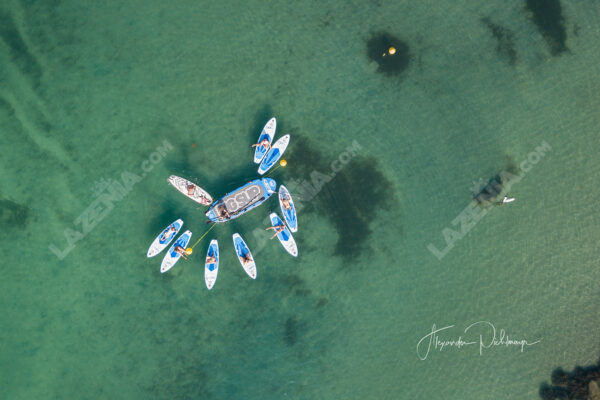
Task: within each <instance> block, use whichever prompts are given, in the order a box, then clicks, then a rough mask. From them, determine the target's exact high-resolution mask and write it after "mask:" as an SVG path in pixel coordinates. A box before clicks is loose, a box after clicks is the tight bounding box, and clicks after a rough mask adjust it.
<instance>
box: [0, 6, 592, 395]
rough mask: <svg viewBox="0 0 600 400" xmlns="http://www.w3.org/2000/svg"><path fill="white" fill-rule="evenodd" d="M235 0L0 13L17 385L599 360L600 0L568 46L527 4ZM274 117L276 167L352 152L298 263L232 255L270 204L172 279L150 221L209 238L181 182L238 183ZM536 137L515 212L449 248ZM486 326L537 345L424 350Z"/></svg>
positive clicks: (273, 380) (314, 218) (245, 386)
mask: <svg viewBox="0 0 600 400" xmlns="http://www.w3.org/2000/svg"><path fill="white" fill-rule="evenodd" d="M238 6H239V7H235V6H234V5H233V4H227V5H214V4H212V5H211V4H199V3H197V2H189V3H185V4H184V3H181V4H180V5H179V6H178V7H177V8H172V7H167V6H164V5H162V4H161V3H155V4H151V3H148V2H143V3H142V2H138V3H130V4H129V5H112V6H102V7H98V6H86V7H83V6H82V5H81V4H80V3H76V2H53V3H35V2H8V3H5V4H4V5H3V6H2V8H0V10H1V14H0V15H1V18H2V21H1V22H2V24H1V25H2V26H3V28H2V31H1V33H2V35H1V38H2V40H0V57H1V58H0V60H1V65H2V68H1V69H0V74H1V75H0V82H1V85H2V91H1V95H0V98H1V100H2V101H1V102H0V110H1V111H0V121H1V123H2V124H1V127H2V134H1V135H0V138H1V139H0V140H2V146H0V148H1V149H2V150H1V151H2V157H1V162H2V178H1V186H0V198H2V199H3V200H2V203H1V205H2V235H3V238H4V241H3V244H2V248H3V250H4V251H3V254H4V261H3V262H2V266H3V273H4V277H3V279H2V286H1V289H2V290H1V291H0V292H1V293H2V295H1V299H2V306H3V307H2V309H3V313H2V316H1V317H0V318H1V319H0V322H1V326H2V328H3V329H2V332H3V337H2V341H0V346H1V349H0V354H1V358H0V369H1V371H2V374H0V387H1V388H2V394H3V396H2V397H3V398H5V397H6V398H17V399H29V398H143V399H146V398H215V399H234V398H248V399H253V398H256V399H258V398H260V399H271V398H272V399H282V398H290V399H332V398H349V399H352V398H355V399H365V398H373V399H397V398H423V399H432V398H448V399H454V398H456V399H459V398H460V399H488V398H489V399H498V398H511V399H522V398H538V397H539V396H538V390H539V387H540V384H541V383H542V382H543V381H549V380H550V374H551V372H552V370H553V369H554V368H556V367H558V366H562V367H564V368H565V369H567V370H571V369H572V368H573V367H574V366H575V365H589V364H591V363H593V362H595V361H596V360H597V358H598V348H599V346H598V339H597V335H595V327H596V326H597V324H598V322H600V321H599V318H598V313H597V304H598V300H599V298H598V283H597V282H598V275H599V273H598V268H597V254H596V253H597V248H598V247H597V239H598V237H599V230H598V228H597V226H598V214H597V212H595V203H596V202H595V199H597V197H598V194H599V193H598V189H597V188H596V186H597V185H594V183H595V179H594V177H595V176H596V175H597V173H598V166H597V162H596V160H597V156H598V153H599V150H600V149H599V147H600V145H599V141H598V138H597V133H598V132H597V130H598V122H599V118H598V105H599V103H600V97H599V96H598V93H599V91H598V87H599V77H598V73H597V72H596V69H597V68H596V65H597V64H598V61H599V60H598V56H597V54H600V53H599V51H598V50H599V49H598V43H599V41H598V39H599V31H598V26H599V24H598V22H599V20H600V18H599V15H598V9H597V5H595V4H594V2H583V3H580V4H577V5H572V4H562V6H563V15H564V18H565V23H564V25H565V28H566V32H567V41H566V46H567V47H568V49H569V51H568V52H565V53H562V54H561V55H559V56H553V55H552V53H551V47H550V46H549V45H548V43H547V41H546V40H545V39H544V37H543V36H542V35H540V33H539V31H538V30H537V28H536V26H535V24H533V23H532V22H531V20H530V19H528V15H527V13H526V10H525V9H524V4H523V3H521V2H514V3H511V4H506V3H498V4H486V5H485V6H479V5H475V4H474V3H469V2H462V3H447V4H445V5H443V4H439V3H437V2H436V3H429V4H427V3H423V4H422V5H419V6H415V4H414V3H397V2H385V1H380V2H372V3H363V2H353V3H348V2H343V3H327V4H324V3H322V2H300V3H298V2H296V3H293V4H292V3H289V4H269V5H266V4H263V3H262V2H254V3H252V2H243V3H240V4H239V5H238ZM484 18H488V19H489V21H491V23H493V24H494V25H495V26H499V27H501V28H502V29H503V30H501V32H500V33H498V31H496V33H497V36H498V37H494V31H493V30H492V29H491V28H490V26H489V24H486V23H485V22H484V21H483V20H482V19H484ZM382 31H385V32H388V33H389V34H391V35H393V36H395V37H398V38H400V39H401V40H403V41H404V42H405V43H406V44H407V45H408V46H409V47H410V53H411V55H412V58H411V59H410V62H409V66H408V68H407V69H406V70H405V71H403V72H402V73H401V74H400V75H399V76H392V77H390V76H386V75H384V74H382V73H379V72H377V65H376V64H375V63H373V62H371V61H370V60H369V59H368V57H367V49H366V43H367V41H368V40H369V39H370V38H371V35H372V34H374V33H376V32H382ZM499 43H500V44H502V45H503V46H504V47H501V48H500V50H498V46H499ZM507 48H508V49H511V48H512V49H513V51H514V54H516V59H515V61H514V63H513V62H512V61H511V60H512V59H511V54H513V53H512V52H510V51H507V50H506V49H507ZM511 63H512V64H511ZM272 115H275V116H277V118H278V125H279V126H280V128H279V129H278V136H279V135H280V134H281V133H291V134H292V145H291V147H290V150H289V152H288V153H287V154H286V157H287V159H288V161H289V165H288V167H287V168H286V169H283V170H279V171H277V172H276V173H275V174H274V177H275V178H276V179H277V180H278V181H280V182H285V183H286V184H292V183H298V182H302V181H303V180H307V179H308V180H309V179H310V175H311V172H312V171H313V170H315V171H318V172H320V173H330V172H331V166H330V163H331V162H332V161H334V160H336V159H337V158H338V157H339V155H340V154H341V153H342V152H343V151H344V150H345V149H346V147H347V146H350V145H351V144H352V142H353V140H357V141H358V143H359V144H360V146H361V149H360V150H359V151H358V154H357V156H356V157H353V158H352V160H351V161H350V162H349V163H348V164H347V165H346V166H345V167H344V169H343V170H342V171H341V172H340V173H339V174H337V175H336V176H335V177H334V178H333V179H332V180H331V181H329V182H326V183H325V184H324V185H323V187H322V189H321V190H320V191H319V192H318V194H317V195H316V196H315V197H314V198H311V199H310V200H309V201H305V202H304V203H305V208H304V209H303V212H302V213H301V214H300V216H299V224H300V231H299V232H298V234H297V235H296V239H297V241H298V244H299V248H300V257H299V258H298V259H297V260H294V259H292V258H291V257H288V256H286V255H285V253H283V252H282V249H281V248H280V246H279V244H278V243H276V242H270V243H268V244H267V245H265V246H264V248H263V249H262V250H260V251H258V252H257V251H255V256H256V259H257V263H258V279H257V281H256V282H253V281H251V280H250V279H248V278H247V277H246V276H245V274H244V272H243V271H242V269H241V268H240V267H239V264H238V262H237V260H236V259H235V257H234V254H233V250H232V248H231V243H230V237H231V234H232V233H233V232H235V231H240V232H242V233H243V234H244V235H245V237H246V239H247V241H248V244H249V245H250V246H251V247H252V248H254V249H257V248H259V247H261V246H262V244H261V243H263V242H264V240H265V238H266V237H268V234H267V233H263V234H262V236H261V235H260V234H259V233H258V232H257V234H256V236H255V235H254V234H253V231H254V229H255V228H257V227H262V226H266V224H265V222H264V218H265V217H266V216H267V215H268V211H269V209H271V210H276V209H277V208H278V206H277V204H276V203H275V202H274V201H271V202H269V203H268V204H267V205H264V206H261V208H259V209H257V210H256V211H254V212H252V213H249V214H248V215H246V216H244V217H242V218H240V219H239V220H236V221H235V222H233V223H232V224H231V225H226V226H218V227H217V228H215V229H214V230H213V231H212V232H211V233H210V234H209V237H207V238H206V239H205V241H204V242H202V243H201V244H200V245H198V246H197V247H196V249H195V250H196V252H195V254H194V256H193V257H192V259H190V260H189V261H187V262H185V263H183V262H181V263H180V264H178V265H177V266H176V267H175V268H174V270H173V271H172V272H170V273H169V274H166V275H161V274H160V273H159V272H158V269H159V263H160V259H152V260H147V259H146V258H145V257H144V254H145V252H146V249H147V246H148V245H149V244H150V242H151V241H152V239H153V238H154V237H155V235H156V234H157V233H158V232H159V231H160V230H161V229H162V228H163V227H164V226H165V225H166V224H168V223H169V222H171V221H173V220H174V219H176V218H177V217H182V218H183V219H184V220H185V221H186V225H185V226H186V228H189V229H191V230H192V231H193V232H194V238H193V241H194V242H195V239H197V238H199V237H200V235H201V234H202V233H203V232H204V230H205V229H206V225H204V218H203V213H202V210H203V209H202V208H201V207H196V206H195V205H194V204H192V203H191V202H189V201H187V200H186V199H185V198H184V197H183V196H181V195H179V194H178V193H176V192H175V191H174V190H172V189H171V188H169V187H168V186H167V183H166V178H167V177H168V175H170V174H172V173H173V174H177V175H182V176H186V177H190V178H194V179H195V180H196V182H198V183H199V184H201V185H202V186H203V187H205V188H206V189H207V190H209V191H210V192H211V193H213V195H215V196H220V195H221V194H223V193H225V192H226V191H228V190H230V189H233V188H235V187H237V186H239V185H241V184H243V183H244V182H246V181H247V180H248V179H251V178H253V177H254V176H255V174H254V171H255V166H254V165H253V164H251V159H252V151H251V149H250V147H249V146H250V144H251V143H252V141H253V140H255V138H256V136H257V134H258V131H259V129H260V128H261V127H262V125H263V124H264V123H265V122H266V120H267V119H268V118H269V117H270V116H272ZM165 141H166V142H165ZM543 141H546V142H547V143H548V144H549V145H550V146H551V150H550V151H548V152H547V154H546V155H545V156H544V157H542V158H541V159H540V161H539V162H538V163H537V164H535V166H534V167H533V168H531V170H530V171H528V172H527V174H526V175H524V176H523V178H522V180H521V181H520V182H518V183H515V184H514V185H513V187H512V188H511V194H512V195H513V196H515V197H516V198H517V201H516V202H515V204H513V205H509V206H505V207H496V208H495V209H493V210H492V211H491V212H490V213H489V214H488V215H486V216H485V217H484V218H483V219H482V220H481V221H480V222H479V223H477V224H476V225H475V226H474V227H473V228H472V229H471V230H470V232H469V233H468V234H467V235H466V237H464V238H463V239H461V240H460V241H458V242H456V243H455V246H454V248H453V249H452V250H451V251H450V252H448V254H447V255H446V256H445V257H444V258H443V259H442V260H441V261H439V260H438V259H437V258H436V257H435V256H433V255H432V253H431V252H430V251H429V250H428V249H427V246H428V244H430V243H433V244H434V245H435V246H436V247H437V248H439V249H442V248H444V246H445V241H444V236H443V235H442V230H443V229H444V228H448V227H452V221H453V220H454V219H455V218H456V217H457V216H458V215H459V214H460V213H461V212H462V211H463V210H464V209H465V207H467V206H468V205H469V202H470V201H471V194H470V190H471V187H472V186H473V182H474V181H477V180H479V179H480V178H481V179H484V180H487V179H490V178H491V177H493V176H495V175H496V174H497V173H498V172H499V171H501V170H503V169H506V168H509V167H510V166H511V165H518V164H519V163H520V162H521V160H524V159H526V158H527V156H528V154H529V153H530V152H532V151H534V150H535V149H536V147H537V146H539V145H540V143H542V142H543ZM194 144H195V147H194V146H193V145H194ZM157 147H162V149H163V153H164V154H163V155H162V156H161V157H159V158H158V159H155V160H156V163H155V164H151V166H152V169H151V170H150V171H148V172H146V174H145V175H144V176H143V177H142V174H144V171H143V169H142V163H143V162H144V161H146V160H150V157H155V156H151V155H152V154H153V153H154V152H155V151H156V149H157ZM124 172H129V173H132V174H135V175H136V176H139V177H140V178H139V181H134V182H132V186H131V188H130V190H129V191H128V192H127V193H126V194H125V196H124V197H123V198H122V200H120V201H116V202H115V203H114V208H113V209H112V210H110V212H108V213H107V214H106V216H105V217H104V218H103V219H102V220H101V221H100V222H99V223H98V224H97V225H96V226H95V227H94V228H93V229H92V230H91V231H90V232H89V233H88V234H87V235H86V236H85V237H84V238H82V239H81V240H79V241H78V242H77V244H76V246H75V247H74V249H73V250H72V251H71V252H69V254H68V255H67V256H66V257H65V258H64V259H63V260H59V259H58V258H57V257H56V256H55V255H54V254H53V253H52V252H51V251H50V249H49V247H48V246H49V245H51V244H54V245H56V246H57V248H58V249H61V250H62V249H65V248H66V247H67V242H66V240H65V237H64V230H65V229H69V228H70V229H73V230H80V229H81V225H76V224H74V220H75V219H76V218H77V217H78V216H80V215H81V213H82V212H83V211H84V210H86V208H87V207H88V206H90V204H92V202H93V201H94V196H93V187H94V184H95V183H96V182H98V181H99V180H100V179H102V178H104V179H112V180H118V181H121V179H122V178H121V175H122V173H124ZM292 193H294V192H292ZM210 237H217V238H219V240H220V244H221V256H222V259H221V271H220V274H219V279H218V281H217V283H216V285H215V288H214V289H213V290H212V291H211V292H210V293H209V292H208V291H207V290H206V289H205V287H204V282H203V271H202V265H201V260H202V258H203V255H204V252H205V246H206V245H207V244H208V242H209V239H210ZM340 237H341V238H342V239H344V241H343V242H341V243H340V241H339V238H340ZM480 320H484V321H491V322H493V323H494V324H495V325H496V327H497V328H498V329H500V328H504V329H506V330H507V332H508V334H509V335H514V336H515V337H516V338H525V339H528V340H530V341H534V340H537V339H540V338H541V340H542V341H541V342H540V343H539V344H536V345H533V346H530V347H528V348H526V349H525V351H524V352H523V353H520V352H519V350H518V349H517V348H514V347H511V348H504V347H496V348H493V349H489V350H488V351H486V352H484V353H483V354H482V355H481V356H480V355H479V354H478V352H477V350H476V349H472V348H468V347H467V348H462V349H454V348H450V349H444V351H443V352H439V351H435V352H432V353H431V354H430V355H429V356H428V357H427V359H426V360H424V361H422V360H420V359H419V357H418V356H417V351H416V346H417V343H418V342H419V340H420V339H421V338H422V337H423V336H425V335H426V334H427V333H428V332H430V331H431V326H432V324H436V325H437V326H438V327H444V326H448V325H456V331H452V333H451V334H448V335H447V336H446V338H447V339H451V338H455V336H457V335H458V334H460V333H461V331H462V329H464V328H465V327H466V326H468V325H469V324H471V323H473V322H476V321H480Z"/></svg>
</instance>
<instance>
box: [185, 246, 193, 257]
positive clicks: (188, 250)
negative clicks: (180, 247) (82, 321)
mask: <svg viewBox="0 0 600 400" xmlns="http://www.w3.org/2000/svg"><path fill="white" fill-rule="evenodd" d="M193 252H194V250H192V248H191V247H188V248H187V249H185V254H186V255H188V256H189V255H191V254H192V253H193Z"/></svg>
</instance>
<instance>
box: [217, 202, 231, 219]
mask: <svg viewBox="0 0 600 400" xmlns="http://www.w3.org/2000/svg"><path fill="white" fill-rule="evenodd" d="M219 216H220V217H221V218H231V215H229V213H228V212H227V209H226V208H225V206H224V205H222V206H219Z"/></svg>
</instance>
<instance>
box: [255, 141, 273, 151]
mask: <svg viewBox="0 0 600 400" xmlns="http://www.w3.org/2000/svg"><path fill="white" fill-rule="evenodd" d="M260 146H263V147H265V148H266V150H269V149H270V148H271V142H269V139H263V140H261V141H260V142H258V143H256V144H253V145H252V147H260Z"/></svg>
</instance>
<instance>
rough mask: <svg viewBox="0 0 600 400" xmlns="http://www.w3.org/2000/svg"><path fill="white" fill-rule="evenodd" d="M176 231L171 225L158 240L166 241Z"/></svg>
mask: <svg viewBox="0 0 600 400" xmlns="http://www.w3.org/2000/svg"><path fill="white" fill-rule="evenodd" d="M176 230H177V229H175V227H174V226H173V225H171V227H170V228H169V229H168V230H167V231H166V232H165V233H163V234H162V235H161V237H160V240H161V241H165V240H167V239H168V237H169V236H171V235H172V234H173V232H175V231H176Z"/></svg>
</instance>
